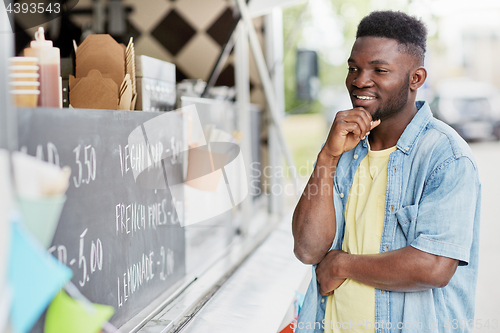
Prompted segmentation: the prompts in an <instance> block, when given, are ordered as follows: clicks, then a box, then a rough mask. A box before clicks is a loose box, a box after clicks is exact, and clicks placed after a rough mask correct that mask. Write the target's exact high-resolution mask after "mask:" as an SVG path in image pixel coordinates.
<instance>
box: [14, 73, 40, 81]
mask: <svg viewBox="0 0 500 333" xmlns="http://www.w3.org/2000/svg"><path fill="white" fill-rule="evenodd" d="M39 77H40V74H38V73H11V74H9V79H10V81H38V78H39Z"/></svg>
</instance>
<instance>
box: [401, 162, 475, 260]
mask: <svg viewBox="0 0 500 333" xmlns="http://www.w3.org/2000/svg"><path fill="white" fill-rule="evenodd" d="M478 192H479V180H478V177H477V170H476V168H475V166H474V164H473V163H472V161H471V160H470V159H469V158H467V157H460V158H453V159H452V158H450V159H449V160H447V161H445V162H443V163H442V164H441V165H440V166H438V167H437V168H436V169H435V170H434V171H433V173H432V174H431V175H430V176H429V178H428V179H427V181H426V184H425V186H424V189H423V193H422V197H421V200H420V202H419V204H418V215H417V219H416V221H415V222H416V225H415V235H416V236H417V237H416V238H415V239H414V240H413V241H412V242H411V244H410V245H411V246H413V247H414V248H416V249H419V250H421V251H425V252H428V253H431V254H434V255H438V256H443V257H448V258H452V259H457V260H459V264H460V265H467V264H468V263H469V256H470V248H471V244H472V238H473V228H474V218H475V213H476V205H477V204H478V203H477V202H478V200H477V199H478V196H479V193H478Z"/></svg>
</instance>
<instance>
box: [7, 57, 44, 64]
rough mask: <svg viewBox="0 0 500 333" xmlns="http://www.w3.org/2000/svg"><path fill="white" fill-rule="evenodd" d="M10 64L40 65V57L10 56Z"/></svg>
mask: <svg viewBox="0 0 500 333" xmlns="http://www.w3.org/2000/svg"><path fill="white" fill-rule="evenodd" d="M9 65H24V66H30V65H31V66H35V65H38V58H35V57H10V58H9Z"/></svg>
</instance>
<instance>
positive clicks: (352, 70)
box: [348, 67, 358, 73]
mask: <svg viewBox="0 0 500 333" xmlns="http://www.w3.org/2000/svg"><path fill="white" fill-rule="evenodd" d="M348 70H349V72H350V73H352V72H355V71H357V70H358V69H357V68H354V67H349V68H348Z"/></svg>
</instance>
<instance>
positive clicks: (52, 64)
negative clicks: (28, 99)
mask: <svg viewBox="0 0 500 333" xmlns="http://www.w3.org/2000/svg"><path fill="white" fill-rule="evenodd" d="M24 56H25V57H37V58H38V65H39V66H40V69H39V74H40V78H39V80H40V96H39V98H38V106H46V107H56V108H60V107H61V105H62V103H61V101H62V91H61V87H60V78H59V75H60V66H61V65H60V64H61V54H60V51H59V48H57V47H53V46H52V41H50V40H46V39H45V34H44V30H43V28H42V27H40V28H38V31H37V32H35V40H34V41H31V47H28V48H26V49H24Z"/></svg>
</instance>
